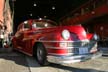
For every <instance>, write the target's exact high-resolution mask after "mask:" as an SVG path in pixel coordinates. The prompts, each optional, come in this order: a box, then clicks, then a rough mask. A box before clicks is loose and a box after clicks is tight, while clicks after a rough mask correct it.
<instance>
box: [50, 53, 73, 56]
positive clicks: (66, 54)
mask: <svg viewBox="0 0 108 72" xmlns="http://www.w3.org/2000/svg"><path fill="white" fill-rule="evenodd" d="M48 54H49V55H57V56H60V55H65V56H68V55H73V54H74V53H63V54H57V53H48Z"/></svg>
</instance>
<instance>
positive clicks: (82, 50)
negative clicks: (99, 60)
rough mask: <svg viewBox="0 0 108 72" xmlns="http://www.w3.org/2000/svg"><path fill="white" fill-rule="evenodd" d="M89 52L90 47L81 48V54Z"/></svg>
mask: <svg viewBox="0 0 108 72" xmlns="http://www.w3.org/2000/svg"><path fill="white" fill-rule="evenodd" d="M86 53H88V48H84V47H83V48H79V54H86Z"/></svg>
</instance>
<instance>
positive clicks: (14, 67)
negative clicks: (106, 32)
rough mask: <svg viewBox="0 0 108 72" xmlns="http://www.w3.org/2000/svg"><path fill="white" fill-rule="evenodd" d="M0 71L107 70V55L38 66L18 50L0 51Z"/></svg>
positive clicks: (64, 71) (101, 71) (87, 71)
mask: <svg viewBox="0 0 108 72" xmlns="http://www.w3.org/2000/svg"><path fill="white" fill-rule="evenodd" d="M0 72H108V56H102V57H100V58H98V59H94V60H88V61H86V62H81V63H74V64H64V65H59V64H54V63H51V64H49V65H48V66H44V67H42V66H40V65H39V64H38V63H37V62H36V60H35V59H34V58H33V57H29V56H27V55H24V54H22V53H20V52H8V53H0Z"/></svg>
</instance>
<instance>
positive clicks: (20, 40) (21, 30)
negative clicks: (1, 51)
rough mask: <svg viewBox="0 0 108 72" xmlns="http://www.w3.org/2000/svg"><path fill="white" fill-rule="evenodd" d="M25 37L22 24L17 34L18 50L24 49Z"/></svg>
mask: <svg viewBox="0 0 108 72" xmlns="http://www.w3.org/2000/svg"><path fill="white" fill-rule="evenodd" d="M23 37H24V30H23V24H20V25H19V26H18V29H17V32H16V34H15V39H16V48H17V49H19V50H22V49H23V47H24V45H23V41H22V39H23Z"/></svg>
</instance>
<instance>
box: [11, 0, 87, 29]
mask: <svg viewBox="0 0 108 72" xmlns="http://www.w3.org/2000/svg"><path fill="white" fill-rule="evenodd" d="M87 1H88V0H12V1H11V0H10V5H11V9H12V10H13V11H14V28H15V29H16V28H17V26H18V25H19V23H20V22H22V21H24V20H27V19H31V18H35V19H37V18H40V17H41V18H44V17H46V18H47V19H51V20H54V21H56V22H59V19H60V18H61V17H63V16H65V15H66V14H68V13H69V12H70V11H72V10H74V9H75V8H77V7H79V6H80V5H82V4H84V3H85V2H87ZM35 5H36V6H35Z"/></svg>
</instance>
